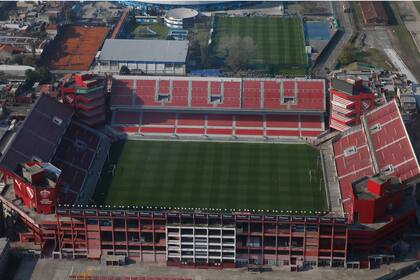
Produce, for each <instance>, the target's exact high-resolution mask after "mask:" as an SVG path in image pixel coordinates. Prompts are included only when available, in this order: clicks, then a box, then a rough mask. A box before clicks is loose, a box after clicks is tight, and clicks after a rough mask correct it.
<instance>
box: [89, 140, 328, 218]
mask: <svg viewBox="0 0 420 280" xmlns="http://www.w3.org/2000/svg"><path fill="white" fill-rule="evenodd" d="M322 178H323V176H322V166H321V162H320V155H319V151H317V150H315V149H313V148H312V147H310V146H307V145H303V144H270V143H267V144H262V143H259V144H257V143H255V144H254V143H222V142H218V143H215V142H183V141H122V142H117V143H114V144H113V145H112V147H111V150H110V155H109V159H108V161H107V163H106V164H105V166H104V168H103V171H102V176H101V180H100V182H99V184H98V186H97V188H96V193H95V200H96V201H97V203H99V204H107V205H114V206H119V205H124V206H143V207H146V206H152V207H165V208H169V207H183V208H199V209H205V208H207V209H208V208H216V209H223V210H224V209H229V211H231V209H235V210H239V209H241V210H244V209H249V210H251V211H252V210H255V211H266V210H269V211H276V210H277V211H281V210H297V211H299V210H305V211H308V210H309V211H323V210H326V208H327V206H326V197H325V187H324V182H323V179H322Z"/></svg>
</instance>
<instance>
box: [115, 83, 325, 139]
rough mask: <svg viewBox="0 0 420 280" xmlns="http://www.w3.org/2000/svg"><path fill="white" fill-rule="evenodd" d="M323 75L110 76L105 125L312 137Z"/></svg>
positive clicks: (318, 129)
mask: <svg viewBox="0 0 420 280" xmlns="http://www.w3.org/2000/svg"><path fill="white" fill-rule="evenodd" d="M324 87H325V84H324V81H323V80H305V79H293V80H291V79H290V80H282V79H238V78H201V77H147V76H138V77H135V76H134V77H133V76H130V77H128V76H114V79H113V82H112V94H111V109H112V111H113V116H112V122H111V126H112V127H113V128H114V129H115V130H116V131H117V132H123V133H129V134H143V135H147V134H159V135H165V134H167V135H195V136H198V135H200V136H206V135H221V136H229V137H231V136H255V137H262V136H265V137H282V136H285V137H316V136H318V135H319V134H320V133H322V132H323V131H324V129H325V125H324V112H325V100H324V99H325V91H324Z"/></svg>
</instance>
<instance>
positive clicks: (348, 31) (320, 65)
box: [312, 1, 353, 78]
mask: <svg viewBox="0 0 420 280" xmlns="http://www.w3.org/2000/svg"><path fill="white" fill-rule="evenodd" d="M332 8H333V12H334V15H335V17H336V19H337V20H338V22H339V23H340V26H341V31H339V33H338V34H337V35H336V38H335V40H334V41H332V42H331V44H330V46H329V47H328V48H327V49H325V52H324V53H323V55H322V56H320V57H319V59H318V61H317V63H316V64H315V66H314V68H313V71H312V73H313V75H314V76H315V77H320V78H321V77H327V72H326V71H325V67H327V68H328V69H332V68H333V66H334V64H335V63H336V61H337V58H338V56H339V55H340V51H341V50H342V48H343V46H344V45H345V44H346V43H347V42H348V41H349V40H350V38H351V36H352V35H353V25H352V24H353V23H352V22H351V18H350V15H351V13H344V10H343V2H342V1H339V2H338V1H334V2H332Z"/></svg>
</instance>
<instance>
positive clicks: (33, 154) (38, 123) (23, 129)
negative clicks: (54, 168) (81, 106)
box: [0, 94, 74, 170]
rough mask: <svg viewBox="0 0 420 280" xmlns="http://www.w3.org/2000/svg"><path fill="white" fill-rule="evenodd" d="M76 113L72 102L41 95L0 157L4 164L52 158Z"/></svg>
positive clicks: (1, 163) (9, 164)
mask: <svg viewBox="0 0 420 280" xmlns="http://www.w3.org/2000/svg"><path fill="white" fill-rule="evenodd" d="M73 113H74V111H73V109H72V108H71V107H70V106H67V105H64V104H62V103H60V102H58V101H56V100H55V99H53V98H51V97H49V96H47V95H45V94H43V95H41V96H40V97H39V98H38V100H37V102H36V103H35V105H34V107H33V108H32V110H31V112H30V113H29V115H28V116H27V117H26V119H25V121H24V123H23V124H22V125H21V126H20V128H19V129H18V132H17V133H16V136H15V138H14V139H13V140H12V142H11V144H10V145H9V146H8V147H7V148H6V151H5V153H4V154H3V155H2V157H1V158H0V165H2V166H5V167H7V168H8V169H10V170H15V168H16V166H17V164H18V163H22V162H25V161H31V160H34V158H37V159H39V160H40V161H45V162H49V161H50V160H51V159H52V157H53V155H54V153H55V150H56V148H57V146H58V144H59V143H60V141H61V137H62V136H63V135H64V133H65V131H66V129H67V127H68V125H69V124H70V121H71V119H72V116H73Z"/></svg>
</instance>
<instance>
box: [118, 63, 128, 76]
mask: <svg viewBox="0 0 420 280" xmlns="http://www.w3.org/2000/svg"><path fill="white" fill-rule="evenodd" d="M120 75H130V69H129V68H128V67H127V66H125V65H123V66H121V69H120Z"/></svg>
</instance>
